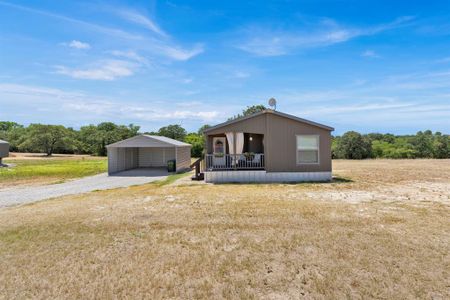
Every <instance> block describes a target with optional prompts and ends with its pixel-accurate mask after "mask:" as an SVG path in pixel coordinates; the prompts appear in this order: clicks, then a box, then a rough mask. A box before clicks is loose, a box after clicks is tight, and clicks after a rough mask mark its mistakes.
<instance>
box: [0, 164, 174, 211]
mask: <svg viewBox="0 0 450 300" xmlns="http://www.w3.org/2000/svg"><path fill="white" fill-rule="evenodd" d="M167 176H168V173H167V170H166V169H134V170H128V171H124V172H120V173H117V174H114V175H112V176H108V174H107V173H102V174H98V175H95V176H89V177H84V178H81V179H76V180H71V181H68V182H64V183H59V184H52V185H42V186H31V187H30V186H28V187H20V186H18V187H14V188H5V189H0V207H7V206H13V205H19V204H24V203H30V202H35V201H40V200H45V199H49V198H54V197H60V196H65V195H74V194H82V193H87V192H91V191H95V190H108V189H114V188H120V187H128V186H132V185H139V184H145V183H149V182H152V181H156V180H162V179H165V178H166V177H167Z"/></svg>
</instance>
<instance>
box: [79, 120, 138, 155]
mask: <svg viewBox="0 0 450 300" xmlns="http://www.w3.org/2000/svg"><path fill="white" fill-rule="evenodd" d="M139 128H140V127H139V126H135V125H133V124H130V125H128V126H125V125H116V124H114V123H111V122H103V123H100V124H98V125H97V126H95V125H89V126H83V127H81V128H80V131H79V133H78V139H79V143H78V147H79V148H78V150H79V152H81V153H91V154H96V155H99V156H105V155H106V153H107V152H106V146H107V145H109V144H112V143H115V142H118V141H121V140H124V139H127V138H130V137H133V136H135V135H137V134H138V132H139Z"/></svg>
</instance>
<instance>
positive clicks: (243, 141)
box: [205, 132, 265, 172]
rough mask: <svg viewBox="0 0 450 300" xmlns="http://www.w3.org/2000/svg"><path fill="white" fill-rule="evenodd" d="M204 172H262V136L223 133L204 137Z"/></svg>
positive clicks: (263, 159) (245, 133) (244, 133)
mask: <svg viewBox="0 0 450 300" xmlns="http://www.w3.org/2000/svg"><path fill="white" fill-rule="evenodd" d="M206 146H207V147H206V150H207V152H206V154H205V171H207V172H208V171H225V170H230V171H233V170H264V169H265V157H264V135H263V134H258V133H251V132H224V133H219V134H211V135H207V136H206Z"/></svg>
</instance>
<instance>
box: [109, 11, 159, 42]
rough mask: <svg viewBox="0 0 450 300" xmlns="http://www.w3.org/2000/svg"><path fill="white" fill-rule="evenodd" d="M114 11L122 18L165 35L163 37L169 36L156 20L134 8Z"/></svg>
mask: <svg viewBox="0 0 450 300" xmlns="http://www.w3.org/2000/svg"><path fill="white" fill-rule="evenodd" d="M114 12H115V13H116V14H117V15H119V16H120V17H121V18H123V19H125V20H127V21H129V22H132V23H136V24H139V25H142V26H144V27H145V28H147V29H149V30H151V31H152V32H154V33H156V34H158V35H160V36H163V37H167V36H168V35H167V34H166V33H165V32H164V31H163V30H162V29H161V28H160V27H159V26H158V24H156V22H154V21H153V20H151V19H150V18H149V17H146V16H144V15H142V14H140V13H138V12H136V11H133V10H129V9H124V8H120V9H114Z"/></svg>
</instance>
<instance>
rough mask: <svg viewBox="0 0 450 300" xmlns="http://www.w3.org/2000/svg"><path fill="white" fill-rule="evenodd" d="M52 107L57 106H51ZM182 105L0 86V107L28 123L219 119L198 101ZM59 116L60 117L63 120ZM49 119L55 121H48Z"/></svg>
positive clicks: (39, 87)
mask: <svg viewBox="0 0 450 300" xmlns="http://www.w3.org/2000/svg"><path fill="white" fill-rule="evenodd" d="M6 99H8V100H6ZM11 103H12V104H11ZM56 103H57V104H58V105H55V104H56ZM166 103H174V105H166ZM184 104H188V102H175V101H169V100H167V101H153V100H152V101H146V102H145V103H139V102H134V103H133V102H130V101H129V100H128V99H127V100H120V99H109V98H104V97H99V96H96V95H88V94H86V93H84V92H77V91H64V90H61V89H55V88H48V87H42V86H29V85H21V84H5V83H0V105H1V106H7V107H8V108H14V111H26V112H32V113H30V115H29V118H28V119H29V121H30V122H33V121H36V120H39V118H40V117H42V119H44V121H45V122H57V123H61V122H69V121H68V120H80V119H82V120H86V121H84V122H86V123H91V122H99V121H103V120H112V121H114V122H118V120H124V122H134V123H139V122H155V121H158V122H162V123H163V124H164V123H167V122H177V121H183V120H197V121H200V122H208V121H212V120H213V119H215V118H216V117H217V116H218V115H219V112H218V110H217V109H208V105H205V104H204V103H202V102H200V101H192V102H189V107H190V109H186V108H187V107H186V106H185V105H184ZM193 107H195V109H194V108H193ZM40 113H42V115H40ZM0 114H1V112H0ZM9 114H10V115H11V117H13V115H12V114H11V113H9ZM59 116H64V119H61V118H59ZM53 117H55V118H56V121H53V120H52V118H53ZM66 124H67V123H66ZM155 129H156V128H155Z"/></svg>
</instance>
